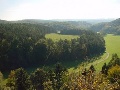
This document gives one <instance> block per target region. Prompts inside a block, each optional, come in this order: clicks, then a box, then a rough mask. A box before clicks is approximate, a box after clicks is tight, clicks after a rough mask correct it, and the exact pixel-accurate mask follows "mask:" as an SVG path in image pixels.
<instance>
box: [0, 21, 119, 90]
mask: <svg viewBox="0 0 120 90" xmlns="http://www.w3.org/2000/svg"><path fill="white" fill-rule="evenodd" d="M119 21H120V19H117V20H114V21H112V22H107V23H105V22H104V23H99V24H96V25H91V24H89V23H86V22H77V21H65V22H57V21H44V20H43V21H42V20H41V21H39V20H38V21H37V20H36V21H34V20H33V21H29V20H25V21H4V20H0V90H4V89H8V90H109V89H110V90H119V89H120V58H119V57H118V55H117V54H113V55H112V58H111V60H110V62H109V63H107V64H106V63H104V65H103V66H102V68H101V71H100V72H96V70H95V67H94V65H91V66H90V67H89V68H86V67H85V66H84V65H82V64H81V68H80V69H79V71H78V72H69V71H68V69H67V68H65V67H63V66H62V65H61V64H60V63H66V62H67V63H69V62H76V61H79V62H81V63H82V62H86V61H87V60H90V59H92V58H94V57H98V56H100V55H102V54H103V53H104V52H105V50H106V47H105V40H104V38H103V36H102V34H103V33H110V34H115V35H119V31H120V30H119V28H120V26H119ZM84 27H86V28H84ZM89 29H91V30H92V31H91V30H89ZM58 31H59V33H58ZM94 31H95V32H94ZM96 32H100V33H96ZM50 33H58V34H61V35H77V36H79V37H78V38H76V39H71V40H68V39H64V40H62V39H60V40H57V41H54V40H52V39H50V38H46V37H45V35H46V34H50ZM49 65H55V67H50V68H49V67H46V66H49ZM33 67H35V68H36V67H40V68H37V69H36V70H35V71H33V72H29V73H28V72H27V70H26V69H27V68H33ZM3 72H10V73H9V75H8V77H7V79H4V75H3Z"/></svg>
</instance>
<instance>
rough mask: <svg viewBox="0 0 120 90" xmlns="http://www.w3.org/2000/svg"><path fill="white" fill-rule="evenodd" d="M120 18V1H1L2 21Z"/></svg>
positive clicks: (0, 13)
mask: <svg viewBox="0 0 120 90" xmlns="http://www.w3.org/2000/svg"><path fill="white" fill-rule="evenodd" d="M110 18H120V0H0V19H2V20H9V21H11V20H22V19H45V20H50V19H110Z"/></svg>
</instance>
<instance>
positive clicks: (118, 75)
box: [108, 65, 120, 84]
mask: <svg viewBox="0 0 120 90" xmlns="http://www.w3.org/2000/svg"><path fill="white" fill-rule="evenodd" d="M108 78H109V80H110V81H111V82H112V83H114V82H117V83H119V84H120V66H119V65H115V66H112V67H111V68H110V69H109V70H108Z"/></svg>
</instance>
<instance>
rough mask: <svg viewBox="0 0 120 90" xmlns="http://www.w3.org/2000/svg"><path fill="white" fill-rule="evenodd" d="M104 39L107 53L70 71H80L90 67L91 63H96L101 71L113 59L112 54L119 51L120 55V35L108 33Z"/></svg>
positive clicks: (97, 69) (96, 67)
mask: <svg viewBox="0 0 120 90" xmlns="http://www.w3.org/2000/svg"><path fill="white" fill-rule="evenodd" d="M104 39H105V42H106V53H104V54H103V55H102V56H101V58H100V59H97V60H95V61H94V62H91V63H89V64H85V65H84V66H78V68H77V69H75V68H74V67H71V68H70V69H69V71H70V72H78V71H80V70H82V69H84V68H89V67H90V66H91V65H94V67H95V69H96V71H97V72H99V71H101V68H102V66H103V64H104V63H108V62H109V61H110V60H111V57H112V54H114V53H117V54H118V56H119V57H120V36H115V35H112V34H108V35H107V36H105V37H104Z"/></svg>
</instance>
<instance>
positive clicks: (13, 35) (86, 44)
mask: <svg viewBox="0 0 120 90" xmlns="http://www.w3.org/2000/svg"><path fill="white" fill-rule="evenodd" d="M79 31H80V30H79ZM51 32H54V29H53V31H52V29H51V28H48V27H45V26H41V25H35V24H1V25H0V70H1V71H7V70H12V69H16V68H19V67H24V68H27V67H33V66H40V65H48V64H54V63H56V62H64V61H75V60H84V59H86V58H89V57H93V56H95V55H100V54H102V53H103V52H104V51H105V41H104V39H103V37H101V36H100V35H98V34H96V33H94V32H91V31H84V33H82V34H80V38H77V39H72V40H71V41H69V40H59V41H57V42H54V41H53V40H51V39H46V38H45V36H44V35H45V34H46V33H51Z"/></svg>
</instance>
